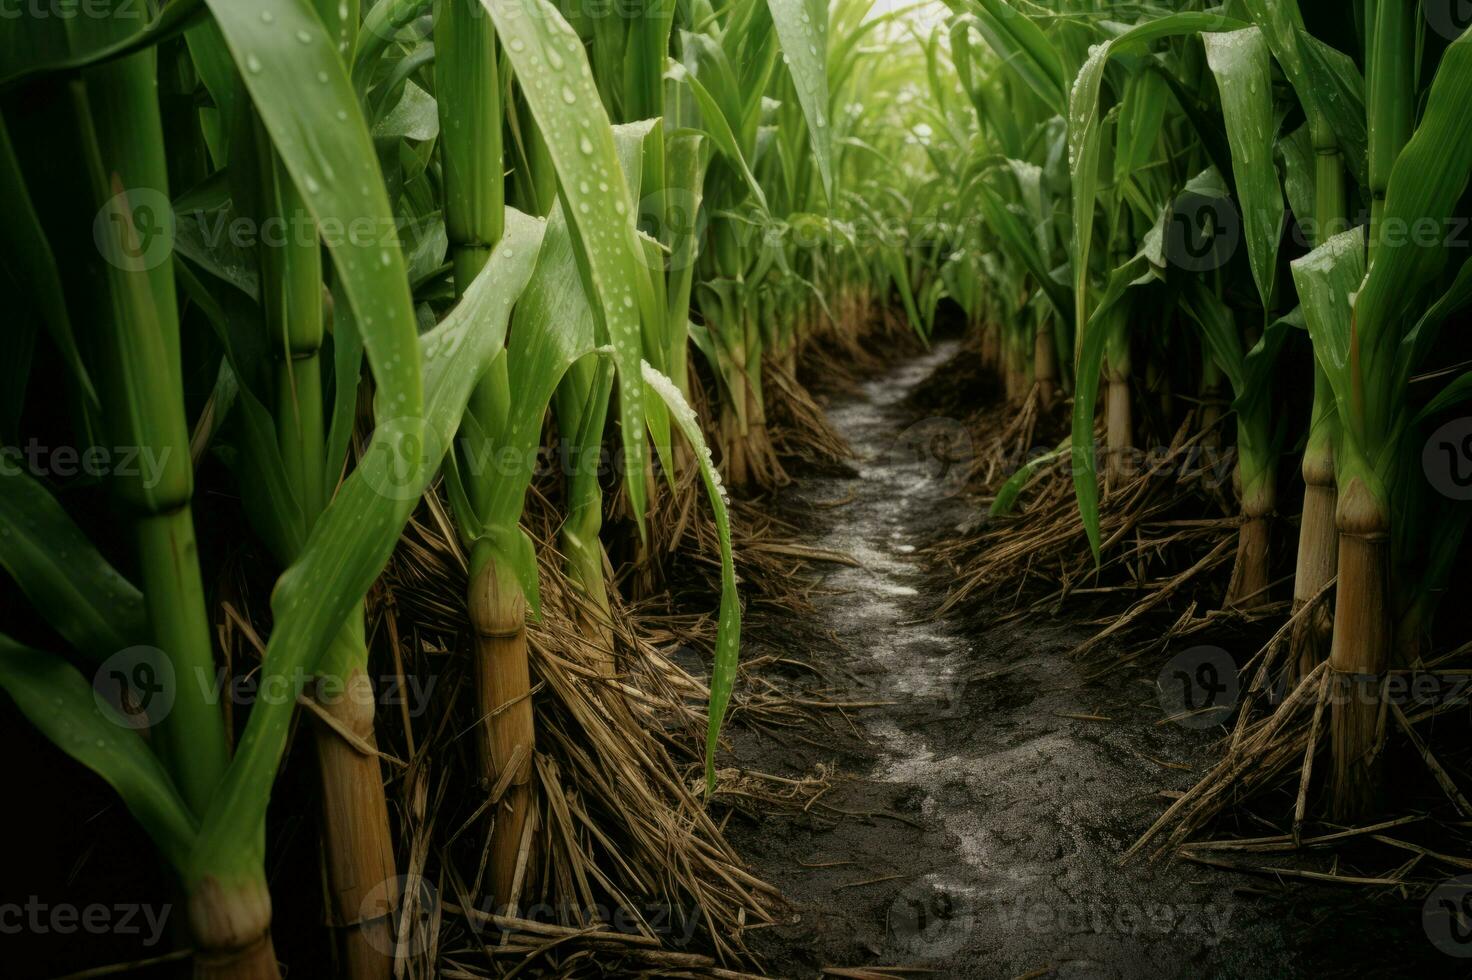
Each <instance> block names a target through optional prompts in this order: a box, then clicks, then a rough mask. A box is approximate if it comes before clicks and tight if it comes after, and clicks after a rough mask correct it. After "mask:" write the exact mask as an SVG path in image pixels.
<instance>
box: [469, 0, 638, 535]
mask: <svg viewBox="0 0 1472 980" xmlns="http://www.w3.org/2000/svg"><path fill="white" fill-rule="evenodd" d="M482 3H483V4H484V6H485V8H486V10H488V11H489V12H490V15H491V19H492V20H493V21H494V22H495V25H496V32H497V35H498V36H499V37H500V39H501V42H502V44H503V45H504V46H505V52H506V57H507V58H508V59H510V61H511V64H512V66H513V67H514V68H515V70H516V75H517V78H518V79H519V80H520V83H521V89H522V93H523V94H524V95H525V97H526V100H527V104H528V105H529V106H530V107H531V112H532V116H533V117H534V118H535V119H536V121H537V126H538V127H539V128H540V130H541V134H542V137H543V139H545V140H546V144H547V152H548V154H549V155H550V156H551V158H552V163H553V166H554V167H555V168H556V170H557V175H558V178H559V180H560V182H561V193H562V196H563V199H564V200H565V201H566V213H567V217H568V219H569V221H570V224H571V227H572V229H573V231H574V233H575V241H577V243H578V244H579V246H580V248H579V250H580V252H581V254H582V256H583V261H584V262H585V263H586V264H585V273H586V275H587V279H588V282H589V284H590V285H591V291H592V294H593V299H595V300H596V303H597V305H596V307H595V312H596V313H597V315H598V320H599V321H600V327H601V331H602V333H605V334H606V336H607V338H608V342H609V343H611V344H612V345H613V348H614V363H615V365H616V366H617V368H618V376H619V381H620V384H619V418H620V422H621V424H622V425H621V435H622V439H623V450H624V461H625V464H626V470H625V480H624V486H625V490H626V492H627V494H628V498H629V508H630V510H632V511H633V513H634V515H635V520H636V521H637V523H638V526H639V533H640V535H641V536H642V535H643V534H644V533H645V527H644V522H645V511H646V510H647V508H648V501H647V492H646V490H645V487H644V472H645V468H646V465H647V460H648V453H647V451H646V447H645V436H644V430H645V422H644V414H645V413H644V386H643V384H642V383H641V380H640V370H639V363H640V361H641V360H642V359H643V358H642V350H643V338H642V335H641V317H642V316H643V315H646V314H647V313H648V312H649V311H652V310H653V309H654V306H655V301H654V297H653V293H652V286H651V284H650V282H649V278H648V270H647V269H646V268H645V266H644V248H643V245H641V244H640V241H639V235H638V231H637V229H636V227H635V221H636V220H637V218H638V215H637V213H636V212H637V209H636V208H635V207H634V206H633V203H632V201H631V199H630V196H629V190H628V186H627V184H626V182H625V179H624V176H623V174H622V172H621V168H620V166H619V162H618V149H617V146H616V144H615V141H614V134H613V127H612V125H611V124H610V123H609V119H608V113H607V112H606V111H605V109H604V106H603V102H602V100H601V98H600V96H599V94H598V89H597V86H596V85H594V83H593V78H592V73H591V71H590V70H589V68H588V62H587V56H586V54H585V53H584V50H583V46H582V42H581V41H580V40H579V39H578V36H577V34H576V32H574V31H573V29H572V28H571V27H569V26H568V24H567V21H565V20H563V18H562V15H561V14H559V13H558V12H557V10H556V8H554V7H553V6H552V5H551V4H550V3H548V2H547V0H482ZM601 339H602V336H601V335H600V340H601Z"/></svg>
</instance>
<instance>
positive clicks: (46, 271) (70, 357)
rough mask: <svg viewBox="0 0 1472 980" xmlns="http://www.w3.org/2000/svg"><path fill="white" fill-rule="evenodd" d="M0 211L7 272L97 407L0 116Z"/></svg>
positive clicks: (54, 268) (57, 275) (47, 246)
mask: <svg viewBox="0 0 1472 980" xmlns="http://www.w3.org/2000/svg"><path fill="white" fill-rule="evenodd" d="M0 213H4V215H5V220H4V221H0V251H3V252H4V253H5V254H6V255H7V256H9V257H10V260H9V261H8V262H7V263H6V266H7V268H6V272H7V274H9V275H10V276H13V277H14V278H15V280H16V282H17V284H18V285H21V286H23V287H24V288H25V289H26V290H27V292H28V293H29V294H30V296H31V299H32V302H33V303H34V305H35V307H36V309H37V311H38V312H39V313H40V314H41V319H42V321H43V322H44V323H45V324H46V330H47V332H48V333H49V334H50V336H51V342H52V343H53V344H55V345H56V349H57V351H59V352H60V353H61V357H62V360H63V361H64V362H65V363H66V366H67V369H68V370H69V371H70V372H71V376H72V380H73V381H74V382H75V383H76V384H77V386H78V387H79V388H80V389H81V390H82V393H83V394H84V395H85V396H86V397H87V399H88V400H89V401H90V402H91V403H92V404H93V406H94V407H98V408H100V404H99V403H98V400H97V389H96V388H94V387H93V386H92V378H91V377H90V376H89V375H88V374H87V366H86V365H85V364H83V363H82V355H81V352H80V351H79V350H78V349H77V341H76V337H75V336H74V335H73V333H72V322H71V318H70V316H68V314H67V309H66V294H65V291H64V290H63V287H62V283H61V273H60V271H58V269H57V266H56V256H55V255H54V254H52V251H51V243H50V242H49V241H47V239H46V233H45V231H43V230H42V228H41V221H40V218H38V217H37V215H36V209H35V207H34V206H33V205H32V202H31V195H30V192H29V191H28V190H27V189H26V181H25V177H24V175H23V174H22V173H21V169H20V161H19V160H18V159H16V156H15V147H14V146H12V145H11V142H10V130H9V129H8V128H7V127H6V125H5V121H4V120H3V119H0Z"/></svg>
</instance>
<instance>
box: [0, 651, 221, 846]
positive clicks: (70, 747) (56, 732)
mask: <svg viewBox="0 0 1472 980" xmlns="http://www.w3.org/2000/svg"><path fill="white" fill-rule="evenodd" d="M0 688H4V690H5V692H6V693H7V694H9V695H10V697H11V698H12V699H13V700H14V701H15V706H16V707H17V708H19V709H20V712H21V714H23V715H25V716H26V719H27V720H28V721H30V723H31V724H32V725H35V726H36V728H37V730H39V731H40V732H41V734H43V735H45V736H46V737H47V739H49V740H50V741H51V743H52V744H53V745H55V746H56V747H57V748H59V749H60V750H61V751H63V752H65V753H66V754H67V755H69V756H71V757H72V758H73V759H75V760H77V761H78V762H80V763H81V764H82V765H84V766H86V767H87V768H88V769H91V770H92V771H93V772H95V773H97V775H99V776H101V777H102V778H103V779H105V780H106V781H107V783H108V785H110V786H112V788H113V789H115V790H117V793H118V795H119V796H120V797H122V800H123V804H124V805H125V806H127V808H128V812H129V813H131V814H133V817H134V819H136V820H137V821H138V824H139V826H141V827H142V828H143V829H144V830H145V831H147V832H148V836H149V837H150V838H151V839H152V840H153V842H154V844H155V845H157V847H158V849H159V851H160V852H161V853H162V854H163V856H164V858H165V859H166V860H167V861H168V862H169V863H170V864H172V865H173V866H174V867H176V868H179V867H183V866H184V864H185V862H186V860H187V858H188V856H189V853H190V850H191V849H192V848H193V846H194V844H195V841H196V834H197V823H196V821H195V818H194V815H193V814H192V813H190V812H189V807H188V806H187V805H186V804H185V802H184V800H183V798H182V797H181V796H180V795H179V792H178V790H177V789H175V787H174V783H173V781H172V780H171V779H170V778H169V774H168V771H167V770H166V769H165V768H164V765H163V763H162V762H160V761H159V759H158V756H156V755H154V754H153V752H152V751H151V750H150V749H149V747H148V744H147V743H146V742H144V741H143V738H142V736H140V735H139V734H138V733H137V732H136V731H134V730H133V729H132V728H131V727H130V726H129V725H128V723H127V722H126V721H125V720H124V719H123V718H122V717H121V716H119V715H117V714H116V713H114V712H113V711H112V709H111V708H110V707H104V705H105V702H104V701H102V699H100V698H98V697H97V695H96V692H95V691H94V690H93V688H92V685H91V684H88V683H87V680H86V678H84V677H83V676H82V675H81V674H80V673H79V672H78V671H77V670H76V668H74V667H72V666H71V665H70V664H68V663H67V662H66V661H64V660H62V659H60V658H59V657H55V656H53V655H51V654H49V653H43V652H41V651H39V650H33V649H31V648H30V647H26V646H23V645H21V644H19V643H17V642H15V641H14V640H12V639H11V638H10V637H8V636H5V635H4V634H0Z"/></svg>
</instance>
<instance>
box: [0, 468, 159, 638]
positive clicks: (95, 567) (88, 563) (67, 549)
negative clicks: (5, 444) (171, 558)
mask: <svg viewBox="0 0 1472 980" xmlns="http://www.w3.org/2000/svg"><path fill="white" fill-rule="evenodd" d="M12 452H13V453H14V456H12V455H11V453H12ZM18 456H19V451H18V450H10V449H7V450H5V451H4V452H3V453H0V567H4V569H5V570H6V571H7V572H9V573H10V577H11V578H12V579H14V580H15V584H16V585H17V586H19V588H20V590H21V592H23V593H24V594H25V596H26V598H27V599H29V600H30V602H31V605H32V606H34V607H35V608H36V611H37V612H39V613H40V614H41V615H42V616H43V617H44V618H45V619H46V621H47V622H48V623H50V624H51V626H52V627H53V628H54V629H55V630H56V631H57V632H58V633H60V634H61V635H62V636H63V637H64V638H65V639H66V640H67V642H68V643H70V644H72V646H73V647H75V648H76V649H77V650H79V651H81V652H82V653H84V654H86V655H88V656H90V657H98V658H104V657H108V656H111V655H112V654H114V653H116V652H117V651H119V650H122V649H123V648H125V647H129V646H133V645H135V644H138V643H142V642H144V641H145V640H146V639H147V637H148V636H149V631H148V610H147V608H146V607H145V606H144V604H143V594H142V593H141V592H139V591H138V589H137V588H136V587H135V586H134V585H133V583H131V582H129V581H128V580H127V579H125V578H124V577H123V576H122V575H121V574H119V573H118V570H117V569H115V568H113V566H112V564H111V563H110V562H108V560H107V559H106V558H104V557H103V556H102V553H101V552H99V551H98V550H97V548H96V546H95V545H93V544H92V542H91V541H89V540H88V539H87V536H86V535H85V534H83V533H82V530H81V528H79V527H77V525H76V523H75V522H73V521H72V519H71V517H70V516H68V514H67V512H66V511H65V510H64V509H63V508H62V506H61V504H59V503H57V501H56V498H54V497H52V496H51V494H50V492H49V491H47V489H46V487H45V486H44V485H42V483H41V481H39V480H37V479H36V478H35V477H33V476H31V475H29V474H28V473H26V472H25V471H24V470H23V469H22V468H21V467H20V465H19V460H18V459H17V458H15V457H18Z"/></svg>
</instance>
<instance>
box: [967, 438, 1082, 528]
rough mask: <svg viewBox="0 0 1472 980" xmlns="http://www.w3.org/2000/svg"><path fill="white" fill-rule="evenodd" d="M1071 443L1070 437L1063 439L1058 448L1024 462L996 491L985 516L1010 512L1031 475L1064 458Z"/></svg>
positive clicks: (1029, 481) (1003, 515)
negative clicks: (995, 495)
mask: <svg viewBox="0 0 1472 980" xmlns="http://www.w3.org/2000/svg"><path fill="white" fill-rule="evenodd" d="M1072 443H1073V440H1072V439H1071V438H1069V439H1064V440H1063V441H1062V442H1061V443H1059V444H1058V448H1056V449H1054V450H1052V451H1051V452H1046V453H1043V454H1042V455H1041V456H1038V457H1037V458H1035V459H1031V460H1029V461H1028V462H1026V463H1024V464H1023V465H1022V466H1021V467H1020V468H1019V469H1018V470H1017V472H1016V473H1013V474H1012V476H1011V477H1010V478H1009V479H1008V480H1007V482H1006V483H1004V484H1002V488H1001V489H1000V490H998V491H997V499H996V500H993V501H992V505H991V507H990V508H988V509H987V516H988V517H1006V516H1008V515H1009V514H1011V513H1012V508H1014V507H1015V506H1016V505H1017V498H1018V497H1020V496H1022V491H1023V490H1025V489H1027V485H1028V484H1029V483H1031V482H1032V479H1033V477H1035V476H1037V475H1038V474H1039V473H1041V472H1042V471H1043V470H1045V469H1047V468H1048V467H1049V466H1052V465H1054V464H1055V463H1057V462H1058V461H1059V460H1061V459H1066V458H1067V457H1068V455H1069V453H1070V451H1071V450H1072Z"/></svg>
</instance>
